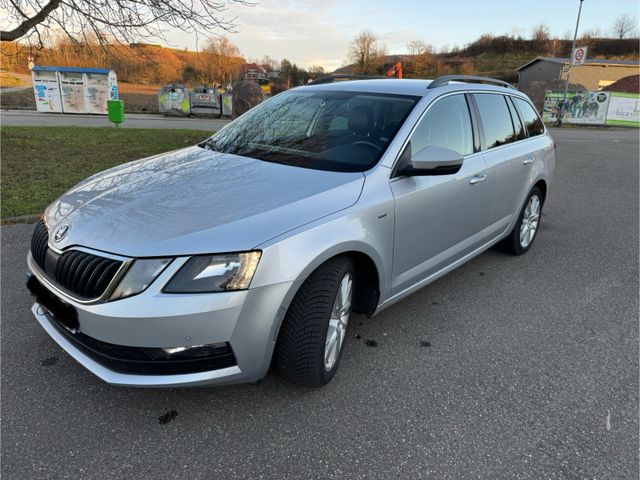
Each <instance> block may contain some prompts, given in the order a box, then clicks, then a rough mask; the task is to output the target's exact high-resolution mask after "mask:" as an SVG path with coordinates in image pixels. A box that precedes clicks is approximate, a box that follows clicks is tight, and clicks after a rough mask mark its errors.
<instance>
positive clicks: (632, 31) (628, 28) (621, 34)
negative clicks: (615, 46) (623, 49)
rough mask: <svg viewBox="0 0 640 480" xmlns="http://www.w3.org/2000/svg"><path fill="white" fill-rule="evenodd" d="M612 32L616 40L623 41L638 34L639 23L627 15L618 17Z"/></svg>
mask: <svg viewBox="0 0 640 480" xmlns="http://www.w3.org/2000/svg"><path fill="white" fill-rule="evenodd" d="M611 30H613V34H614V35H615V37H616V38H620V39H622V38H625V37H627V36H634V35H637V33H638V22H637V21H636V19H635V17H632V16H631V15H629V14H626V13H625V14H624V15H619V16H618V17H616V19H615V20H614V21H613V27H612V28H611Z"/></svg>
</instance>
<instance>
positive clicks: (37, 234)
mask: <svg viewBox="0 0 640 480" xmlns="http://www.w3.org/2000/svg"><path fill="white" fill-rule="evenodd" d="M48 241H49V232H47V227H46V226H45V224H44V222H43V221H42V220H40V221H39V222H38V223H36V228H35V229H34V231H33V235H32V237H31V255H33V259H34V260H35V261H36V263H37V264H38V265H40V266H41V267H42V268H44V259H45V256H46V254H47V249H48V248H49V247H48V246H47V242H48Z"/></svg>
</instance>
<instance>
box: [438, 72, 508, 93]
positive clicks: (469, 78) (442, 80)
mask: <svg viewBox="0 0 640 480" xmlns="http://www.w3.org/2000/svg"><path fill="white" fill-rule="evenodd" d="M449 82H476V83H493V84H495V85H500V86H501V87H507V88H513V89H514V90H515V89H516V88H515V87H514V86H513V85H511V84H510V83H508V82H505V81H504V80H498V79H497V78H491V77H480V76H478V75H444V76H443V77H438V78H436V79H435V80H434V81H432V82H431V83H430V84H429V85H428V86H427V88H437V87H441V86H442V85H446V84H447V83H449Z"/></svg>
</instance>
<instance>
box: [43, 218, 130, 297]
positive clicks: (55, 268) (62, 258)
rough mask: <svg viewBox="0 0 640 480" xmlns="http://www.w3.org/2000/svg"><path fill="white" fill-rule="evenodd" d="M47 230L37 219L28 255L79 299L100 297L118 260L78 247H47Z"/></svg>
mask: <svg viewBox="0 0 640 480" xmlns="http://www.w3.org/2000/svg"><path fill="white" fill-rule="evenodd" d="M48 240H49V233H48V231H47V227H46V226H45V224H44V222H43V221H42V220H40V221H39V222H38V223H37V224H36V227H35V229H34V231H33V236H32V237H31V255H32V256H33V260H34V261H35V263H36V264H37V265H38V266H39V267H40V269H41V270H42V272H43V273H44V274H45V275H46V277H47V278H48V279H49V280H50V281H52V282H53V283H54V284H55V285H56V286H58V287H60V288H61V289H62V290H64V291H66V292H67V293H69V294H71V295H72V296H74V297H77V298H79V299H81V300H90V299H95V298H99V297H101V296H102V295H103V294H104V292H105V291H106V289H107V287H108V286H109V284H110V283H111V281H112V280H113V278H114V277H115V275H116V273H117V272H118V270H119V269H120V267H121V266H122V262H121V261H120V260H114V259H111V258H105V257H100V256H98V255H93V254H91V253H87V252H82V251H80V250H70V251H68V252H64V253H62V254H58V253H56V252H54V251H53V250H51V249H50V248H49V247H48Z"/></svg>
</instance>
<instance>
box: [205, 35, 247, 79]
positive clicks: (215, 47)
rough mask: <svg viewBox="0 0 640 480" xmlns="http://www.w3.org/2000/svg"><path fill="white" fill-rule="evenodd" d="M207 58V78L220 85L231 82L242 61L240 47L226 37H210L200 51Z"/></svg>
mask: <svg viewBox="0 0 640 480" xmlns="http://www.w3.org/2000/svg"><path fill="white" fill-rule="evenodd" d="M202 53H203V54H204V55H205V56H206V57H208V58H207V62H206V69H207V75H208V77H209V79H211V80H214V81H216V82H218V83H220V84H221V85H224V84H225V83H229V82H231V81H232V80H233V79H234V78H235V77H236V76H237V74H238V71H239V69H240V65H241V64H242V63H244V59H243V58H242V54H241V53H240V49H239V48H238V47H236V46H235V45H234V44H233V43H232V42H231V41H230V40H229V39H228V38H227V37H224V36H222V37H212V38H210V39H209V41H208V43H207V45H206V47H205V48H204V50H203V52H202Z"/></svg>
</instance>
